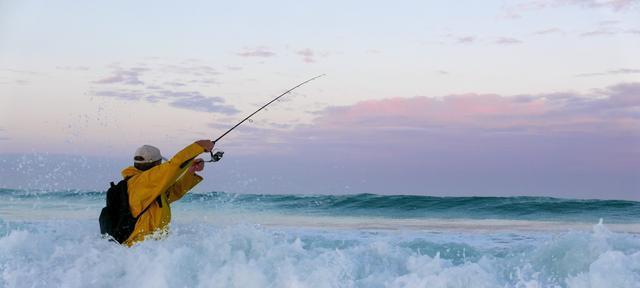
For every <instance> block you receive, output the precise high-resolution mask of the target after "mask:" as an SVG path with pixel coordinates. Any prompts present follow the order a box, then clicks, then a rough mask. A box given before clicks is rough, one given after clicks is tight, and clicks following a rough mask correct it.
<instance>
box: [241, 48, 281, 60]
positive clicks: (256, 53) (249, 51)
mask: <svg viewBox="0 0 640 288" xmlns="http://www.w3.org/2000/svg"><path fill="white" fill-rule="evenodd" d="M236 55H238V56H241V57H260V58H269V57H273V56H276V53H274V52H273V51H271V50H269V49H268V48H267V47H257V48H245V49H244V51H242V52H238V53H236Z"/></svg>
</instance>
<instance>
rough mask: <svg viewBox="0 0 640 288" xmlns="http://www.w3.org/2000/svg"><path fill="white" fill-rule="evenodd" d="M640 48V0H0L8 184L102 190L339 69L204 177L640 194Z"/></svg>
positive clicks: (290, 186)
mask: <svg viewBox="0 0 640 288" xmlns="http://www.w3.org/2000/svg"><path fill="white" fill-rule="evenodd" d="M638 51H640V1H637V0H635V1H632V0H522V1H516V0H514V1H493V0H491V1H490V0H487V1H315V2H311V1H232V2H229V1H179V2H175V1H90V2H88V1H33V0H25V1H7V0H0V161H1V162H2V165H1V166H2V167H1V168H0V176H1V177H2V178H0V187H5V188H42V187H57V188H66V189H94V190H100V189H103V188H101V187H102V186H105V185H102V184H103V183H106V182H105V181H107V182H108V181H112V180H109V179H113V178H117V177H119V175H118V173H119V170H120V169H121V168H124V167H125V166H127V165H130V163H129V162H130V159H131V157H132V154H133V152H134V151H135V148H137V147H138V146H141V145H143V144H151V145H155V146H157V147H159V148H160V149H161V151H163V154H164V155H165V156H167V157H171V156H172V155H173V154H174V153H175V152H177V151H179V150H180V149H181V148H182V147H184V146H186V145H188V144H190V143H192V142H193V141H195V140H198V139H214V138H217V136H218V135H220V134H222V133H223V132H224V131H225V130H226V129H228V128H229V127H231V126H233V125H234V124H235V123H236V122H237V121H239V120H241V119H242V118H243V117H245V116H246V115H248V114H249V113H251V112H253V111H254V110H255V109H257V108H258V107H260V106H261V105H262V104H264V103H266V102H268V101H269V100H271V98H273V97H275V96H277V95H279V94H280V93H282V92H284V91H286V90H287V89H289V88H291V87H293V86H295V85H296V84H298V83H300V82H302V81H305V80H307V79H309V78H311V77H314V76H317V75H321V74H326V76H324V77H322V78H320V79H317V80H314V81H313V82H310V83H308V84H306V85H304V86H302V87H300V88H298V89H296V90H295V91H294V92H293V93H291V94H289V95H287V96H285V97H284V98H283V101H280V102H276V103H274V105H272V106H270V107H269V108H268V110H266V111H262V112H260V113H259V114H257V115H256V116H254V117H253V118H252V120H253V121H252V122H250V123H249V122H248V123H245V124H244V125H243V126H241V127H240V128H238V129H236V130H234V131H233V132H232V133H231V134H229V135H228V136H226V137H225V138H224V139H223V140H222V141H221V142H219V143H217V144H216V147H218V148H220V149H223V150H224V151H225V152H226V154H225V159H224V160H223V161H221V162H219V163H216V164H215V165H210V166H209V167H207V169H206V170H205V171H204V172H203V173H202V174H203V176H204V177H205V179H206V180H205V181H204V182H203V183H202V184H201V185H199V186H198V188H197V189H199V190H201V191H226V192H232V193H285V194H289V193H304V194H310V193H321V194H347V193H349V194H352V193H378V194H417V195H432V196H525V195H528V196H551V197H562V198H600V199H632V200H640V56H639V54H638ZM61 163H62V164H61ZM101 185H102V186H101Z"/></svg>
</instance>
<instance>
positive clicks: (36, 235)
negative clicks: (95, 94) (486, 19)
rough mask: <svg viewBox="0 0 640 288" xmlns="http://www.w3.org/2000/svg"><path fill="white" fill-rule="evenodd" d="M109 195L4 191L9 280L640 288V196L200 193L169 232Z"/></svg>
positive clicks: (3, 248) (2, 227)
mask: <svg viewBox="0 0 640 288" xmlns="http://www.w3.org/2000/svg"><path fill="white" fill-rule="evenodd" d="M104 198H105V193H104V192H95V191H33V190H11V189H0V287H607V288H609V287H640V202H634V201H605V200H570V199H556V198H540V197H512V198H501V197H426V196H381V195H373V194H357V195H344V196H326V195H324V196H323V195H314V196H300V195H248V194H232V193H220V192H211V193H200V194H188V195H187V196H186V197H185V198H183V199H182V200H181V201H179V202H176V203H174V204H173V205H172V215H173V219H172V224H171V230H170V233H169V234H168V236H166V237H165V238H164V239H163V240H148V241H145V242H143V243H140V244H138V245H136V246H134V247H132V248H125V247H122V246H119V245H116V244H114V243H113V242H109V241H107V240H105V239H103V238H101V236H100V235H99V227H98V221H97V218H98V214H99V212H100V209H101V208H102V207H103V206H104V201H105V200H104Z"/></svg>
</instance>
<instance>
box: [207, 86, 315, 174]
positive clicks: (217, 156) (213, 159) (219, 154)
mask: <svg viewBox="0 0 640 288" xmlns="http://www.w3.org/2000/svg"><path fill="white" fill-rule="evenodd" d="M323 76H325V74H322V75H318V76H316V77H313V78H311V79H309V80H307V81H304V82H302V83H300V84H298V85H296V86H293V87H292V88H291V89H289V90H287V91H285V92H284V93H282V94H280V95H278V97H276V98H273V100H271V101H269V102H268V103H267V104H264V105H262V107H260V108H258V110H256V111H254V112H253V113H251V114H249V116H247V117H245V118H244V119H242V121H240V122H238V124H236V125H234V126H233V127H231V128H230V129H229V130H227V132H224V133H222V135H220V136H219V137H218V138H216V140H213V141H212V142H213V144H214V145H215V144H216V143H217V142H218V141H220V139H222V137H224V136H226V135H227V134H229V132H231V131H233V129H236V128H237V127H238V126H240V125H241V124H242V123H244V122H245V121H247V120H249V119H250V118H251V117H252V116H253V115H255V114H256V113H258V112H260V111H261V110H262V109H264V108H266V107H267V106H269V105H271V103H273V102H276V101H278V99H280V97H282V96H284V95H287V94H289V93H291V91H293V90H295V89H296V88H298V87H300V86H302V85H304V84H307V83H309V82H311V81H313V80H316V79H318V78H320V77H323ZM209 153H210V154H211V160H208V161H204V162H218V161H220V159H222V155H224V152H222V151H218V152H216V153H215V154H214V153H213V150H212V151H209Z"/></svg>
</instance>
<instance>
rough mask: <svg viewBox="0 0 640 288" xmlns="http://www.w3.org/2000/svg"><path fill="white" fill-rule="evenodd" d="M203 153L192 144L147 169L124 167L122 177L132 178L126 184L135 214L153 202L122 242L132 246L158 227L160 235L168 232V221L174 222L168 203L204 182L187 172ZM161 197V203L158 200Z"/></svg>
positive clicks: (130, 204) (200, 147) (202, 149)
mask: <svg viewBox="0 0 640 288" xmlns="http://www.w3.org/2000/svg"><path fill="white" fill-rule="evenodd" d="M202 152H204V148H202V146H200V145H198V144H196V143H193V144H191V145H189V146H187V147H186V148H184V149H182V151H180V152H178V153H177V154H176V155H175V156H173V158H171V160H169V161H167V162H165V163H162V164H160V165H158V166H155V167H153V168H151V169H149V170H147V171H140V170H138V169H136V168H135V167H133V166H130V167H127V168H125V169H124V170H122V177H124V178H127V177H131V178H130V179H129V181H127V186H128V192H129V207H130V209H131V214H132V215H133V217H138V214H140V212H142V211H143V210H144V209H145V208H146V207H147V206H149V205H150V206H149V209H147V211H145V212H144V214H142V215H140V218H138V222H137V223H136V227H135V229H134V230H133V232H132V233H131V235H130V236H129V238H128V239H127V240H126V241H124V242H123V244H126V245H127V246H131V245H133V244H135V243H136V242H139V241H142V240H144V238H145V236H147V235H149V234H152V233H154V232H156V230H160V232H161V233H160V234H162V232H166V231H167V224H169V222H170V221H171V208H170V207H169V204H170V203H172V202H173V201H176V200H178V199H180V198H182V196H184V194H186V193H187V192H188V191H189V190H191V188H193V187H194V186H196V185H197V184H198V183H199V182H200V181H202V177H200V176H198V175H196V174H194V173H189V172H188V171H187V169H189V167H190V166H191V161H192V160H193V159H194V158H195V157H196V156H198V155H199V154H201V153H202ZM180 166H184V167H182V168H181V167H180ZM158 196H160V200H161V202H162V205H160V204H159V203H158V201H157V200H156V198H158Z"/></svg>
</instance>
